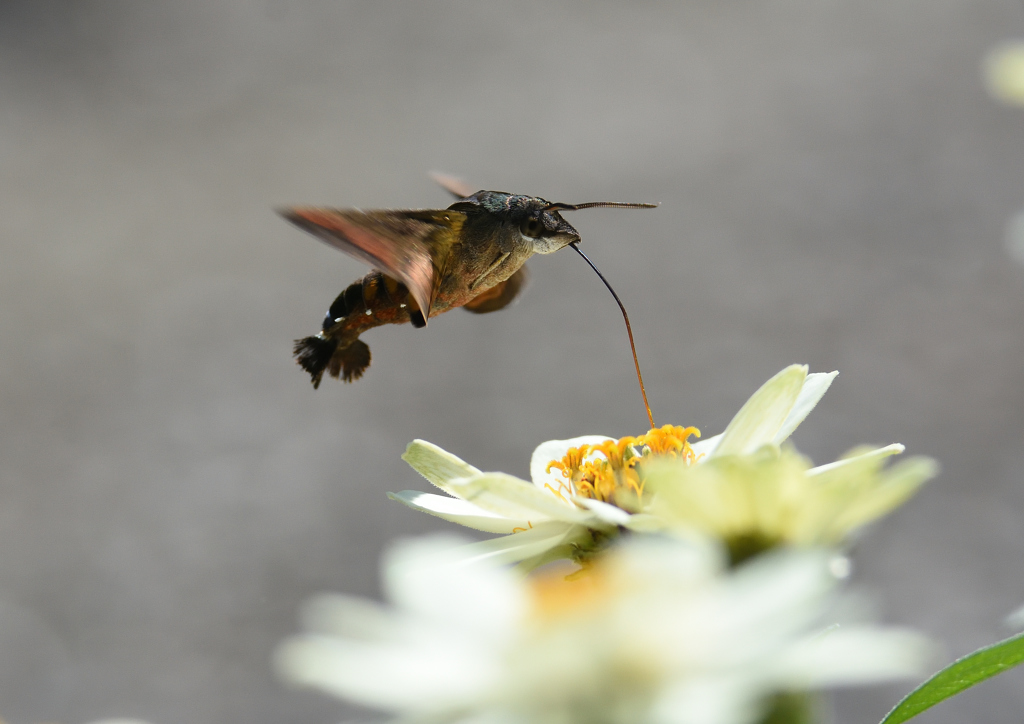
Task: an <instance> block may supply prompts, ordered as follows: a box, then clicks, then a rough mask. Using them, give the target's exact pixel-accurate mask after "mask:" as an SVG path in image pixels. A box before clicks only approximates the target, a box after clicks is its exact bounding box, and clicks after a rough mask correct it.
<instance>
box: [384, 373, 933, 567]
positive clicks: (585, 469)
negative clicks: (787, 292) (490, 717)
mask: <svg viewBox="0 0 1024 724" xmlns="http://www.w3.org/2000/svg"><path fill="white" fill-rule="evenodd" d="M836 374H837V373H836V372H832V373H828V374H822V373H817V374H807V367H806V366H802V365H792V366H790V367H787V368H786V369H784V370H782V371H781V372H780V373H778V374H777V375H775V376H774V377H773V378H772V379H770V380H768V382H766V383H765V384H764V385H763V386H762V387H761V388H760V389H759V390H758V391H757V392H755V393H754V395H753V396H751V398H750V399H749V400H748V401H747V402H746V404H744V405H743V407H742V408H741V409H740V411H739V412H738V413H737V414H736V416H735V417H734V418H733V419H732V421H731V422H730V423H729V425H728V427H727V428H726V430H725V432H723V433H722V434H720V435H716V436H714V437H711V438H708V439H706V440H700V441H697V442H693V443H691V442H690V441H689V438H690V437H691V436H692V435H699V433H698V432H697V430H696V429H695V428H681V427H673V426H671V425H666V426H665V427H663V428H661V429H658V430H651V431H650V432H649V433H647V434H646V435H642V436H640V437H636V438H634V437H625V438H622V439H621V440H614V439H612V438H609V437H603V436H598V435H589V436H584V437H578V438H574V439H572V440H552V441H549V442H546V443H543V444H541V445H540V446H539V447H538V448H537V449H536V450H535V451H534V453H533V458H532V459H531V462H530V473H531V477H532V478H533V481H532V483H531V482H527V481H524V480H520V479H519V478H516V477H513V476H511V475H505V474H504V473H483V472H481V471H480V470H478V469H476V468H475V467H473V466H472V465H469V464H468V463H466V462H464V461H462V460H460V459H459V458H457V457H456V456H454V455H452V454H451V453H448V452H446V451H444V450H442V449H441V448H439V447H437V446H436V445H432V444H430V443H428V442H424V441H422V440H417V441H415V442H413V443H412V444H410V445H409V447H408V449H407V450H406V452H405V455H404V456H403V457H404V459H405V460H406V461H407V462H408V463H409V464H410V465H412V467H413V468H415V469H416V470H417V471H418V472H419V473H420V474H421V475H423V476H424V477H425V478H426V479H427V480H429V481H430V482H432V483H433V484H434V485H436V486H437V487H439V488H441V489H442V490H443V491H445V492H446V493H448V495H449V496H451V497H446V496H442V495H432V494H428V493H420V492H416V491H409V490H407V491H403V492H401V493H397V494H391V497H392V498H394V499H396V500H399V501H401V502H403V503H405V504H406V505H408V506H409V507H411V508H414V509H416V510H421V511H423V512H426V513H430V514H431V515H436V516H438V517H441V518H444V519H446V520H449V521H452V522H454V523H459V524H460V525H464V526H467V527H469V528H475V529H477V530H482V531H486V532H489V533H503V534H506V535H505V536H504V537H502V538H497V539H494V540H491V541H486V542H484V543H479V544H475V546H474V548H475V549H476V551H477V552H478V554H479V555H482V556H491V557H494V558H496V559H498V560H501V561H505V562H520V563H521V565H522V566H523V567H524V568H527V569H528V568H532V567H535V566H537V565H541V564H543V563H546V562H548V561H550V560H554V559H558V558H572V559H574V560H577V561H583V560H586V558H587V557H589V556H590V555H591V554H592V553H593V552H594V551H597V550H600V549H601V547H602V546H603V545H604V544H606V542H607V541H608V540H609V538H610V537H611V536H614V535H616V534H617V533H618V532H619V531H621V530H625V529H629V530H635V531H652V530H658V529H661V528H665V527H673V526H678V525H685V524H687V523H693V524H694V526H695V527H698V528H701V529H702V530H703V531H704V532H706V533H710V534H713V535H719V536H728V537H735V536H737V535H749V536H751V537H752V539H756V540H764V541H771V542H773V543H797V544H817V543H835V542H837V540H838V539H840V538H842V536H843V535H845V533H846V532H848V531H849V530H851V529H853V528H854V527H856V526H858V525H861V524H863V523H866V522H869V521H870V520H872V519H874V518H876V517H879V516H881V515H883V514H885V513H887V512H888V511H889V510H891V509H892V508H893V507H895V506H896V505H897V504H898V503H899V502H902V500H904V499H905V498H906V497H907V496H909V495H910V493H911V492H912V491H913V490H914V489H916V487H917V486H918V485H920V483H921V482H923V481H924V480H926V479H927V478H928V477H930V475H931V469H932V468H931V467H930V463H923V462H920V461H916V462H915V467H913V469H912V470H911V469H902V468H901V469H900V472H901V473H906V474H905V475H901V476H897V477H891V476H888V475H886V474H882V473H880V472H879V469H880V465H881V462H880V461H881V460H882V459H883V458H885V457H888V456H890V455H894V454H896V453H898V452H902V450H903V447H902V446H900V445H890V446H888V447H885V448H881V449H878V450H862V451H858V452H857V457H854V458H850V459H847V460H844V461H840V462H838V463H833V464H832V465H831V466H828V465H827V466H822V467H821V468H815V469H812V470H806V471H805V474H803V477H802V478H800V481H798V482H797V483H794V482H793V481H794V480H796V479H797V477H799V476H796V477H795V473H794V474H792V475H788V474H787V475H786V476H782V477H779V476H774V477H773V476H772V475H771V474H768V471H767V470H766V469H761V468H759V469H757V470H753V469H751V470H750V471H749V472H750V473H751V475H750V476H749V477H748V478H747V479H745V482H743V483H742V484H741V483H740V482H739V481H740V478H739V477H735V476H734V477H733V478H732V479H733V480H735V481H736V484H733V485H731V486H722V485H719V484H717V483H714V482H711V483H707V484H706V485H705V481H715V480H717V479H718V478H715V477H714V476H713V475H710V474H709V475H708V476H704V477H700V476H694V477H692V478H687V477H685V476H681V475H679V476H676V478H678V479H679V480H681V481H685V482H687V486H686V487H687V490H686V491H684V492H681V493H680V494H679V495H678V496H676V498H675V500H676V501H680V500H684V499H685V496H687V495H689V497H690V498H692V499H695V500H703V502H704V503H706V505H705V507H704V509H701V510H698V511H697V512H696V513H695V514H694V515H693V516H690V517H689V518H688V517H687V516H686V515H685V514H683V513H684V512H683V511H680V510H678V509H677V508H676V507H675V506H671V505H668V506H660V507H656V508H652V503H653V501H654V498H655V496H652V495H651V492H652V490H651V489H648V486H647V477H648V472H649V471H652V470H660V469H662V467H661V466H663V465H664V464H665V463H666V461H670V462H671V463H672V465H673V468H672V469H673V470H682V469H687V468H693V469H694V470H699V469H702V468H704V467H705V466H706V465H708V464H711V463H716V461H728V460H737V459H742V458H743V457H749V456H751V455H754V454H757V455H758V460H759V461H767V460H769V458H771V456H772V455H774V456H776V457H777V456H778V455H779V453H780V446H781V445H782V443H783V442H785V441H786V440H787V439H788V438H789V436H790V435H791V434H792V433H793V431H794V430H795V429H796V428H797V426H798V425H799V424H800V423H801V422H803V420H804V418H806V417H807V415H808V413H810V411H811V410H812V409H814V406H815V405H817V404H818V401H819V400H820V399H821V397H822V395H824V394H825V391H826V390H828V388H829V385H831V383H832V380H833V378H834V377H835V376H836ZM786 459H787V460H790V459H791V458H786ZM730 464H731V465H733V466H734V468H733V469H737V470H738V468H735V465H739V463H725V462H723V463H722V465H723V466H725V465H730ZM759 464H760V462H759ZM805 467H808V466H805ZM721 469H723V468H722V467H721V466H719V467H716V468H715V470H716V471H718V470H721ZM894 473H895V471H894ZM912 473H914V474H912ZM659 479H660V480H662V481H664V480H666V479H672V478H671V477H670V476H667V475H665V474H664V471H663V470H662V474H661V475H660V476H659ZM766 481H767V482H766ZM702 486H703V488H706V489H703V488H702ZM668 487H669V486H665V485H662V486H659V487H658V491H657V492H658V494H659V495H660V494H661V493H662V492H663V491H664V490H667V488H668ZM819 488H820V490H819ZM897 489H898V491H897ZM737 496H739V497H740V498H741V499H739V500H737ZM705 498H706V500H704V499H705ZM773 500H774V502H773ZM733 503H738V504H739V508H738V511H737V512H736V513H735V515H733V516H732V517H728V516H725V515H723V514H722V513H721V511H718V510H717V509H714V510H713V509H712V508H717V507H718V506H726V507H728V506H730V505H732V504H733ZM765 506H768V507H765ZM846 506H853V508H856V512H850V513H849V514H846V515H845V517H842V520H839V521H836V520H828V521H826V520H825V517H826V516H829V515H831V516H833V517H835V516H836V515H838V514H839V511H840V510H841V509H842V508H844V507H846ZM794 511H795V514H796V516H797V518H798V519H799V520H797V521H796V522H795V523H793V524H792V525H790V524H789V523H788V522H786V523H784V522H783V521H781V520H774V521H773V520H768V519H767V518H770V517H771V516H772V515H776V516H777V515H785V516H788V517H793V515H794ZM714 521H719V522H721V523H722V525H720V526H718V527H717V528H716V527H715V526H714V525H711V523H712V522H714ZM744 525H746V528H744ZM814 531H816V532H817V533H819V534H820V535H817V536H815V535H812V534H811V533H812V532H814ZM837 533H838V535H837ZM512 534H514V535H512Z"/></svg>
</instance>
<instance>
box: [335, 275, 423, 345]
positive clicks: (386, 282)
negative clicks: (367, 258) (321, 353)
mask: <svg viewBox="0 0 1024 724" xmlns="http://www.w3.org/2000/svg"><path fill="white" fill-rule="evenodd" d="M408 321H411V322H412V324H413V326H415V327H422V326H423V317H422V315H421V314H420V313H419V309H418V308H417V307H416V303H415V302H414V301H413V300H412V297H411V296H410V295H409V290H408V289H407V288H406V286H405V285H404V284H402V283H401V282H398V281H396V280H394V279H392V278H391V277H389V276H386V275H385V274H382V273H380V272H372V273H371V274H367V275H366V276H365V277H363V278H362V279H360V280H358V281H356V282H353V283H352V284H350V285H349V286H348V288H347V289H345V291H343V292H342V293H341V294H339V295H338V297H337V298H336V299H335V300H334V302H333V303H332V304H331V306H330V308H329V309H328V310H327V314H326V316H324V321H323V325H322V328H323V331H324V332H327V331H328V330H330V329H331V328H332V327H334V326H335V325H337V324H340V323H343V322H344V323H345V324H344V326H345V327H346V328H348V329H351V328H356V329H358V330H360V331H361V330H363V329H368V328H370V327H376V326H378V325H380V324H396V323H397V324H401V323H402V322H408Z"/></svg>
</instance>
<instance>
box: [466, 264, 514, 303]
mask: <svg viewBox="0 0 1024 724" xmlns="http://www.w3.org/2000/svg"><path fill="white" fill-rule="evenodd" d="M529 280H530V273H529V272H528V271H527V270H526V267H525V266H521V267H519V269H518V270H517V271H516V272H515V274H513V275H512V276H510V277H509V278H508V279H506V280H505V281H503V282H501V283H500V284H495V285H494V286H493V287H491V288H490V289H488V290H487V291H486V292H483V293H481V294H478V295H477V296H476V297H474V298H473V299H472V300H471V301H469V302H467V303H466V304H465V305H463V309H468V310H469V311H470V312H473V313H474V314H487V313H488V312H497V311H498V310H499V309H504V308H505V307H507V306H508V305H509V304H511V303H512V302H514V301H515V300H516V297H518V296H519V294H520V293H521V292H522V291H523V290H524V289H526V283H527V282H528V281H529Z"/></svg>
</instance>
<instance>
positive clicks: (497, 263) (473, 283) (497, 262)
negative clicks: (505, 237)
mask: <svg viewBox="0 0 1024 724" xmlns="http://www.w3.org/2000/svg"><path fill="white" fill-rule="evenodd" d="M511 255H512V252H509V251H506V252H505V253H504V254H502V255H501V256H499V257H498V258H497V259H496V260H495V261H494V263H493V264H491V265H490V266H489V267H487V271H485V272H484V273H483V274H481V275H480V276H478V277H477V278H476V279H474V280H473V281H471V282H470V283H469V288H470V289H476V286H477V284H479V283H480V282H482V281H483V280H484V279H486V278H487V277H489V276H490V275H491V272H493V271H494V270H495V269H497V268H498V267H499V266H501V265H502V264H504V263H505V260H506V259H508V258H509V257H510V256H511Z"/></svg>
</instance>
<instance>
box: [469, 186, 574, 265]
mask: <svg viewBox="0 0 1024 724" xmlns="http://www.w3.org/2000/svg"><path fill="white" fill-rule="evenodd" d="M551 207H552V203H551V202H550V201H548V200H547V199H542V198H540V197H538V196H523V195H521V194H509V193H505V192H503V191H478V192H477V193H475V194H473V195H472V196H469V197H467V198H465V199H462V200H461V201H458V202H456V203H455V204H453V205H452V206H450V207H449V208H451V209H458V210H459V211H462V212H464V213H465V214H466V216H467V226H469V227H470V229H471V232H470V234H468V235H467V237H468V238H475V239H479V238H480V237H482V236H483V237H486V236H489V235H490V236H493V237H494V240H495V241H496V242H498V243H500V244H502V246H503V251H505V252H510V253H511V252H512V251H513V249H514V248H517V247H520V246H521V247H523V248H524V249H525V250H526V251H527V252H528V253H527V257H528V256H530V255H532V254H551V253H553V252H556V251H558V250H559V249H562V248H564V247H565V246H566V245H568V244H570V243H572V242H575V241H579V238H580V237H579V233H578V232H577V231H576V229H574V228H573V227H572V225H570V224H569V223H568V222H567V221H566V220H565V219H563V218H562V216H561V214H559V213H558V211H557V210H555V209H552V208H551ZM524 261H525V258H524Z"/></svg>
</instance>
